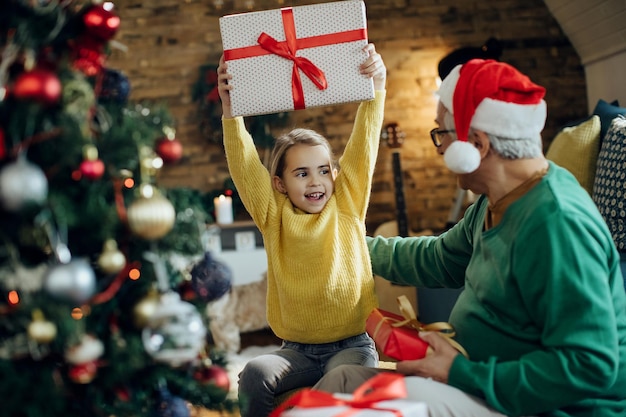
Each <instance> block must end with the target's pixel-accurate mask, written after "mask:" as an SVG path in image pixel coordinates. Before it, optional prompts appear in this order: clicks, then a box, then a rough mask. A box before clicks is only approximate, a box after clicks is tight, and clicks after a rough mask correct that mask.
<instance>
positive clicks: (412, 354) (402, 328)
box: [365, 295, 467, 361]
mask: <svg viewBox="0 0 626 417" xmlns="http://www.w3.org/2000/svg"><path fill="white" fill-rule="evenodd" d="M398 307H399V309H400V312H401V313H402V315H399V314H394V313H391V312H389V311H385V310H381V309H379V308H376V309H374V310H373V311H372V312H371V313H370V315H369V317H368V318H367V321H366V322H365V330H366V331H367V333H368V334H369V335H370V336H371V337H372V339H374V342H375V343H376V346H378V348H379V349H380V350H381V351H382V352H383V353H384V354H385V355H387V356H389V357H390V358H393V359H396V360H401V361H406V360H414V359H422V358H423V357H425V356H426V355H428V353H429V352H430V346H429V345H428V343H427V342H425V341H424V340H423V339H422V338H420V337H419V332H420V331H435V332H439V334H441V335H442V336H444V337H445V340H446V341H447V342H448V343H450V344H451V345H452V346H453V347H454V348H455V349H457V350H458V351H459V352H461V353H462V354H463V355H464V356H466V357H467V352H465V349H463V347H462V346H461V345H459V344H458V343H457V342H456V341H454V340H452V339H451V338H452V336H454V329H453V328H452V326H451V325H450V324H448V323H445V322H437V323H431V324H427V325H424V324H422V323H420V322H419V321H418V320H417V317H416V315H415V311H414V310H413V307H412V306H411V303H410V302H409V300H408V299H407V298H406V296H404V295H401V296H400V297H398Z"/></svg>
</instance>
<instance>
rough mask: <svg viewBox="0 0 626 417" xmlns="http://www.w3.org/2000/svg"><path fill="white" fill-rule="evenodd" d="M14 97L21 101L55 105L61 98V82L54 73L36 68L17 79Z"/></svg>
mask: <svg viewBox="0 0 626 417" xmlns="http://www.w3.org/2000/svg"><path fill="white" fill-rule="evenodd" d="M13 95H14V96H15V98H17V99H19V100H35V101H38V102H40V103H43V104H55V103H57V102H58V101H59V98H60V97H61V81H59V78H58V77H57V76H56V74H55V73H54V72H52V71H48V70H44V69H37V68H36V69H34V70H32V71H27V72H23V73H21V74H20V75H19V76H18V77H17V79H16V80H15V84H14V86H13Z"/></svg>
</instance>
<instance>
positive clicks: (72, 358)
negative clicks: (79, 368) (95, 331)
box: [65, 334, 104, 365]
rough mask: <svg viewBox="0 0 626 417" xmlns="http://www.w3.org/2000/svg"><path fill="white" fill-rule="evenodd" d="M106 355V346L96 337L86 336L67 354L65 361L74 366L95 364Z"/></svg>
mask: <svg viewBox="0 0 626 417" xmlns="http://www.w3.org/2000/svg"><path fill="white" fill-rule="evenodd" d="M103 354H104V344H103V343H102V342H101V341H100V339H98V338H96V337H95V336H92V335H89V334H84V335H83V336H82V338H81V340H80V342H79V343H78V344H77V345H74V346H72V347H71V348H69V349H68V350H67V351H66V352H65V360H66V361H67V362H68V363H71V364H73V365H79V364H83V363H89V362H94V361H95V360H96V359H98V358H100V357H101V356H102V355H103Z"/></svg>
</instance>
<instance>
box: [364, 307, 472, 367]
mask: <svg viewBox="0 0 626 417" xmlns="http://www.w3.org/2000/svg"><path fill="white" fill-rule="evenodd" d="M398 308H399V309H400V313H401V314H402V317H404V320H402V321H397V320H396V319H394V318H391V317H385V318H384V319H383V320H382V321H381V322H379V323H378V325H377V326H376V329H375V330H374V334H376V333H377V332H378V329H379V328H380V326H381V325H382V323H383V322H385V321H392V322H393V323H391V326H392V327H411V328H413V329H415V330H417V331H418V332H437V333H439V334H440V335H441V336H443V337H444V340H445V341H447V342H448V343H449V344H450V345H452V347H454V348H455V349H456V350H458V351H459V352H461V354H462V355H463V356H465V357H466V358H467V357H469V356H468V354H467V351H466V350H465V349H464V348H463V346H461V345H460V344H459V342H457V341H456V340H454V339H452V338H453V337H454V335H455V334H456V332H455V331H454V327H452V325H451V324H450V323H447V322H443V321H439V322H435V323H431V324H422V323H421V322H420V321H419V320H417V315H416V314H415V310H413V306H412V305H411V302H410V301H409V299H408V298H406V295H401V296H399V297H398Z"/></svg>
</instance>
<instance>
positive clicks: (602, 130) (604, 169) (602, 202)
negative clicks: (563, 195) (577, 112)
mask: <svg viewBox="0 0 626 417" xmlns="http://www.w3.org/2000/svg"><path fill="white" fill-rule="evenodd" d="M625 117H626V108H624V107H620V106H619V103H618V102H617V101H614V102H611V103H609V102H607V101H604V100H598V103H597V104H596V106H595V108H594V110H593V112H592V114H591V115H589V117H587V118H585V119H583V120H578V121H576V122H573V123H570V124H569V125H568V126H565V127H564V128H563V129H561V130H560V131H559V132H558V133H557V134H556V136H555V137H554V139H553V140H552V142H551V143H550V145H549V147H548V150H547V151H546V158H548V159H549V160H551V161H553V162H554V163H556V164H557V165H560V166H562V167H564V168H566V169H567V170H569V171H570V172H571V173H572V174H573V175H574V176H575V177H576V179H578V181H579V182H580V184H581V185H582V186H583V188H585V189H586V190H587V192H588V193H589V195H591V197H592V198H593V200H594V202H595V203H596V205H597V206H598V209H599V210H600V213H601V214H602V216H603V217H604V219H605V220H606V222H607V225H608V226H609V229H610V230H611V234H612V236H613V240H614V241H615V245H616V246H617V249H618V251H619V253H620V257H621V265H622V274H623V276H624V286H625V287H626V118H625Z"/></svg>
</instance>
